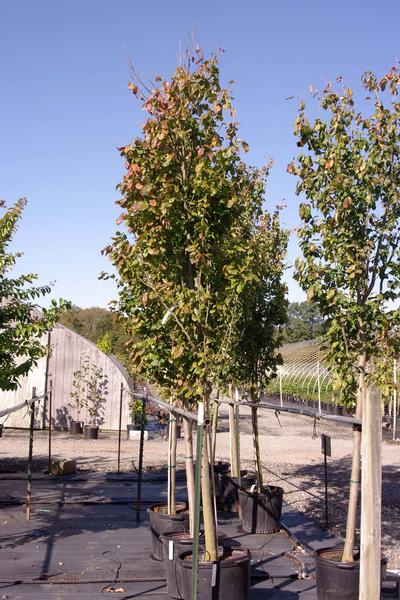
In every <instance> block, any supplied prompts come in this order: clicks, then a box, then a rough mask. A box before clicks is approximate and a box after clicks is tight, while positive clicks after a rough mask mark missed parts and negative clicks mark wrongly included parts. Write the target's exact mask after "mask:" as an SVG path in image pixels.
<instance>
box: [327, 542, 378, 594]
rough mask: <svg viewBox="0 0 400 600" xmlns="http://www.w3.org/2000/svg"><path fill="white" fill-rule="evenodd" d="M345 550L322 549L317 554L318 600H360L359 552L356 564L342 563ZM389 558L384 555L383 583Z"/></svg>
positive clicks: (355, 554) (355, 555)
mask: <svg viewBox="0 0 400 600" xmlns="http://www.w3.org/2000/svg"><path fill="white" fill-rule="evenodd" d="M342 554H343V548H321V550H317V551H316V553H315V571H316V572H315V574H316V582H317V598H318V600H337V599H338V598H340V600H358V593H359V580H360V563H359V559H360V556H359V553H358V551H357V552H355V553H354V562H352V563H344V562H341V559H342ZM386 565H387V558H386V557H385V556H383V555H382V560H381V581H382V579H383V578H384V575H385V571H386Z"/></svg>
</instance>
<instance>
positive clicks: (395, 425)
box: [393, 359, 397, 441]
mask: <svg viewBox="0 0 400 600" xmlns="http://www.w3.org/2000/svg"><path fill="white" fill-rule="evenodd" d="M396 367H397V362H396V359H394V361H393V383H394V386H393V441H395V440H396V427H397V369H396Z"/></svg>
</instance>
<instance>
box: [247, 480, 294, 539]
mask: <svg viewBox="0 0 400 600" xmlns="http://www.w3.org/2000/svg"><path fill="white" fill-rule="evenodd" d="M250 489H251V488H243V489H239V504H240V509H241V513H242V527H243V531H245V532H246V533H274V532H276V531H279V530H280V528H281V515H282V499H283V489H282V488H281V487H277V486H273V485H272V486H269V487H266V488H264V491H263V492H262V493H258V492H251V491H250Z"/></svg>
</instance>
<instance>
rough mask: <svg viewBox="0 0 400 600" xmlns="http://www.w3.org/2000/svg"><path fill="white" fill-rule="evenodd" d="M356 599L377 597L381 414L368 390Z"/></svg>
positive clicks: (376, 397) (376, 398)
mask: <svg viewBox="0 0 400 600" xmlns="http://www.w3.org/2000/svg"><path fill="white" fill-rule="evenodd" d="M362 422H363V438H362V445H361V449H362V461H361V462H362V479H361V556H360V595H359V598H360V600H379V598H380V597H381V508H382V506H381V504H382V503H381V500H382V498H381V494H382V415H381V407H380V393H379V391H378V390H372V391H371V390H370V389H368V391H367V394H366V397H365V404H364V407H363V416H362Z"/></svg>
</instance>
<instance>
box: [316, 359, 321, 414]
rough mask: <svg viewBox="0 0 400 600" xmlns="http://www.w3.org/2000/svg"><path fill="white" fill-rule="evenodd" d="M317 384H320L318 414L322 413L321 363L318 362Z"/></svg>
mask: <svg viewBox="0 0 400 600" xmlns="http://www.w3.org/2000/svg"><path fill="white" fill-rule="evenodd" d="M317 382H318V412H319V413H320V412H321V381H320V370H319V361H318V362H317Z"/></svg>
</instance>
